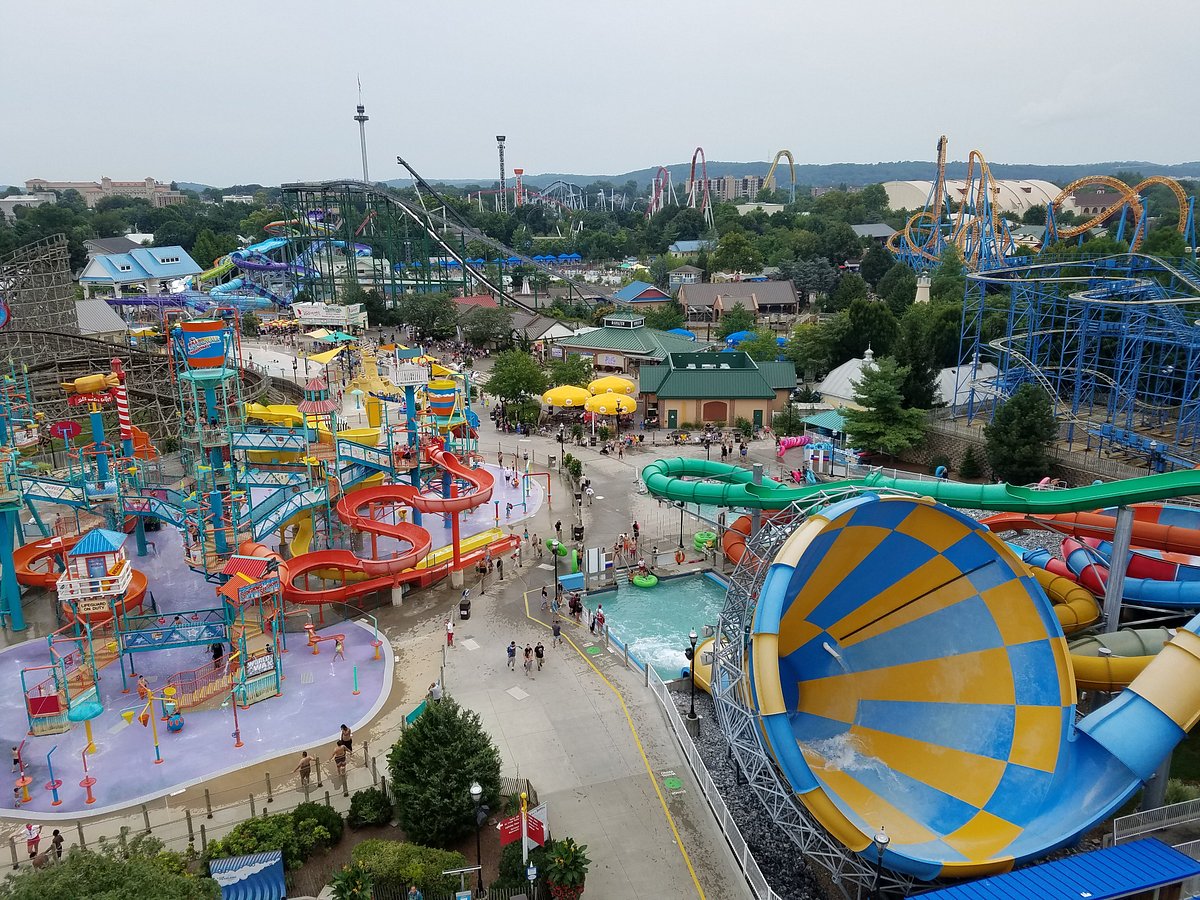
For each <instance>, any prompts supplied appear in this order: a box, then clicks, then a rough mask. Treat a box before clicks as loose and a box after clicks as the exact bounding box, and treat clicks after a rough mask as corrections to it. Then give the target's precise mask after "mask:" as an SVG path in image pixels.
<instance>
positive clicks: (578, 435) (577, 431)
mask: <svg viewBox="0 0 1200 900" xmlns="http://www.w3.org/2000/svg"><path fill="white" fill-rule="evenodd" d="M571 438H572V439H573V440H576V441H581V440H583V426H582V425H580V424H579V423H576V424H574V425H572V426H571Z"/></svg>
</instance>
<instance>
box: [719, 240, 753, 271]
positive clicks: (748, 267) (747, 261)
mask: <svg viewBox="0 0 1200 900" xmlns="http://www.w3.org/2000/svg"><path fill="white" fill-rule="evenodd" d="M712 264H713V265H714V266H715V267H716V268H718V269H721V270H724V271H726V272H757V271H758V270H759V269H761V268H762V256H761V255H760V254H759V252H758V251H757V250H755V249H754V245H753V244H751V243H750V239H749V238H748V237H746V235H745V234H743V233H742V232H741V231H730V232H726V233H725V234H723V235H721V240H720V241H719V242H718V243H717V250H716V252H715V253H713V257H712Z"/></svg>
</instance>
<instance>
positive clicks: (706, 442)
mask: <svg viewBox="0 0 1200 900" xmlns="http://www.w3.org/2000/svg"><path fill="white" fill-rule="evenodd" d="M711 449H712V441H711V440H709V439H708V438H705V439H704V459H705V461H708V460H710V459H712V455H711V453H710V451H711Z"/></svg>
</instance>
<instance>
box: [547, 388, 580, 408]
mask: <svg viewBox="0 0 1200 900" xmlns="http://www.w3.org/2000/svg"><path fill="white" fill-rule="evenodd" d="M591 396H592V395H591V394H589V393H588V392H587V390H586V389H585V388H581V387H575V386H574V385H571V384H560V385H559V386H558V387H553V388H550V390H548V391H546V393H544V394H542V402H543V403H544V404H546V405H547V406H565V407H568V408H575V407H580V406H583V405H584V404H585V403H587V402H588V400H589V399H590V398H591Z"/></svg>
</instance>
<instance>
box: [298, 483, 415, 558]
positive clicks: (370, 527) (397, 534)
mask: <svg viewBox="0 0 1200 900" xmlns="http://www.w3.org/2000/svg"><path fill="white" fill-rule="evenodd" d="M415 494H416V488H412V487H405V486H403V485H395V484H382V485H379V486H378V487H369V488H363V489H362V490H360V491H352V492H351V493H349V494H342V496H341V497H339V498H338V502H337V508H336V512H337V516H338V518H339V519H341V520H342V521H343V522H345V523H346V524H347V525H349V526H350V527H351V528H353V529H354V530H355V531H365V532H366V533H367V534H378V535H383V536H385V537H392V538H396V539H397V540H400V541H404V542H405V543H407V544H408V545H409V549H408V550H406V551H404V552H403V553H398V554H396V555H395V556H393V557H392V558H390V559H367V558H361V557H356V559H358V563H359V565H360V567H361V570H362V571H363V572H364V573H366V574H368V575H386V574H391V573H395V572H403V571H404V570H405V569H411V568H412V567H413V566H415V565H416V564H417V563H418V562H420V561H421V560H422V559H423V558H424V557H425V555H426V554H427V553H428V552H429V550H430V548H431V547H432V546H433V539H432V538H431V537H430V536H429V532H428V531H426V530H425V529H424V528H422V527H421V526H420V525H413V524H411V523H409V522H382V521H380V520H378V519H376V518H375V517H374V515H373V513H374V510H375V509H376V508H377V507H385V508H391V507H394V506H395V505H396V504H397V503H407V504H408V505H410V506H411V505H413V504H412V502H411V501H412V500H413V499H414V497H413V495H415ZM363 510H367V512H366V514H365V515H364V514H363ZM312 555H313V554H311V553H306V554H304V555H303V556H301V557H300V559H302V560H305V559H307V557H310V556H312Z"/></svg>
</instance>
